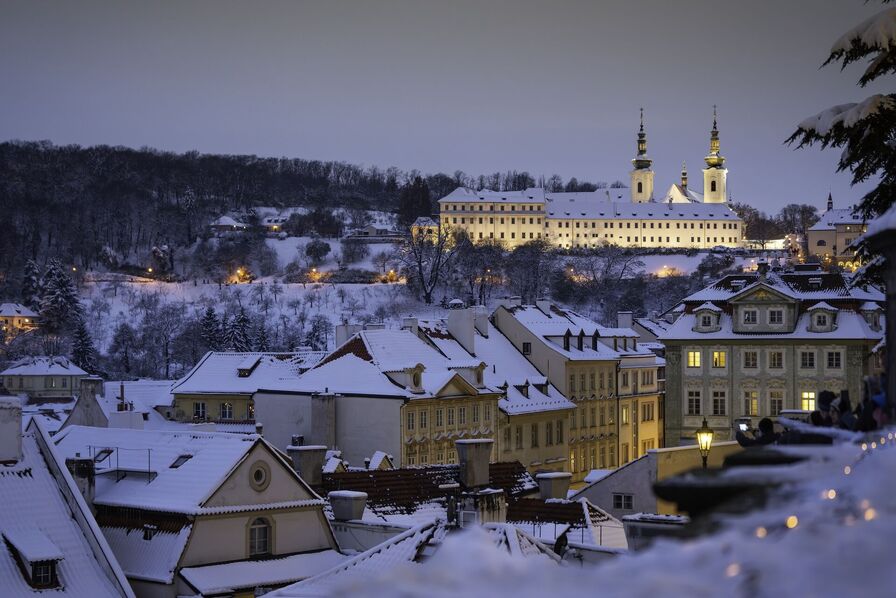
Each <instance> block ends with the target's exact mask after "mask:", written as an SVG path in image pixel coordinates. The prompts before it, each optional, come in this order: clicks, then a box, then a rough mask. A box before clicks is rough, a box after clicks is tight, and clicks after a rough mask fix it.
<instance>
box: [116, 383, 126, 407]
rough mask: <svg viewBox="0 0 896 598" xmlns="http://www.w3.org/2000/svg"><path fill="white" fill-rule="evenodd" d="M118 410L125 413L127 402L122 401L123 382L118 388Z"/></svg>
mask: <svg viewBox="0 0 896 598" xmlns="http://www.w3.org/2000/svg"><path fill="white" fill-rule="evenodd" d="M118 410H119V411H127V402H126V401H125V400H124V380H122V381H121V382H120V383H119V387H118Z"/></svg>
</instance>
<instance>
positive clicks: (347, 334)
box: [336, 324, 362, 347]
mask: <svg viewBox="0 0 896 598" xmlns="http://www.w3.org/2000/svg"><path fill="white" fill-rule="evenodd" d="M361 330H362V326H361V325H360V324H339V325H338V326H336V346H337V347H339V346H341V345H343V344H344V343H345V341H347V340H348V339H350V338H351V337H353V336H354V335H355V334H356V333H358V332H360V331H361Z"/></svg>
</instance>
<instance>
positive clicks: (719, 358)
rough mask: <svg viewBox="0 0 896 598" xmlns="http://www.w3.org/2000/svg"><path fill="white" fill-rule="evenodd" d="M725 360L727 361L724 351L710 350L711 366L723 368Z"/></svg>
mask: <svg viewBox="0 0 896 598" xmlns="http://www.w3.org/2000/svg"><path fill="white" fill-rule="evenodd" d="M726 361H727V354H726V353H725V351H713V352H712V367H714V368H723V367H725V363H726Z"/></svg>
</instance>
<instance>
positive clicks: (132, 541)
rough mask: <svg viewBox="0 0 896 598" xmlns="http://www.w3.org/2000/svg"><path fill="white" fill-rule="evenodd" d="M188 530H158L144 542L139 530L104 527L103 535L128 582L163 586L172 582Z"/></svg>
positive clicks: (187, 526)
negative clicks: (153, 583)
mask: <svg viewBox="0 0 896 598" xmlns="http://www.w3.org/2000/svg"><path fill="white" fill-rule="evenodd" d="M144 483H145V482H144ZM192 529H193V526H192V525H184V526H183V527H181V528H180V529H178V530H173V531H171V530H163V529H160V530H155V531H154V532H153V533H152V535H151V537H149V538H147V537H146V536H144V534H143V530H142V529H134V528H126V527H115V526H107V525H104V526H103V535H104V536H105V538H106V541H107V542H108V543H109V546H111V547H112V552H113V553H114V554H115V557H116V558H117V559H118V562H119V563H120V564H121V568H122V570H123V571H124V572H125V574H126V575H127V576H128V577H129V578H131V579H140V580H143V581H153V582H158V583H166V584H167V583H171V582H172V581H173V580H174V573H175V571H176V570H177V564H178V562H179V561H180V557H181V555H182V554H183V552H184V549H185V548H186V547H187V541H189V539H190V532H191V530H192Z"/></svg>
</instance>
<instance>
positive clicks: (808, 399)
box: [800, 391, 815, 411]
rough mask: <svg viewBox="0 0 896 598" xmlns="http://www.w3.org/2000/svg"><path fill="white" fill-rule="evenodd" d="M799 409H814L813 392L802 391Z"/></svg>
mask: <svg viewBox="0 0 896 598" xmlns="http://www.w3.org/2000/svg"><path fill="white" fill-rule="evenodd" d="M800 409H802V410H803V411H815V393H814V392H812V391H804V392H803V393H801V394H800Z"/></svg>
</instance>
